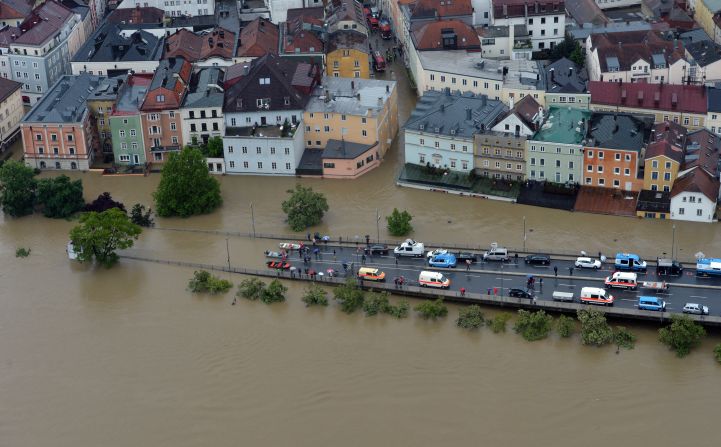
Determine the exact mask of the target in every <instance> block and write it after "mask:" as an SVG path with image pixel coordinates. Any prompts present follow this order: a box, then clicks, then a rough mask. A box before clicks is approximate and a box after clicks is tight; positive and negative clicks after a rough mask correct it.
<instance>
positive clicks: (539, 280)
mask: <svg viewBox="0 0 721 447" xmlns="http://www.w3.org/2000/svg"><path fill="white" fill-rule="evenodd" d="M538 287H539V288H540V289H543V278H538Z"/></svg>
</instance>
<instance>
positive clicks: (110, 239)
mask: <svg viewBox="0 0 721 447" xmlns="http://www.w3.org/2000/svg"><path fill="white" fill-rule="evenodd" d="M140 232H141V229H140V227H139V226H138V225H135V224H134V223H132V222H130V219H129V218H128V216H127V214H125V213H124V212H122V211H121V210H119V209H117V208H111V209H109V210H107V211H103V212H102V213H96V212H92V211H91V212H89V213H85V214H83V215H82V216H80V224H79V225H78V226H76V227H75V228H73V229H72V230H70V240H71V241H72V243H73V246H74V248H75V251H76V252H77V254H78V260H79V261H81V262H90V261H93V260H96V261H97V262H98V263H100V264H101V265H103V266H105V267H110V266H112V265H113V264H115V263H116V262H117V261H118V255H117V254H116V253H115V251H116V250H122V249H126V248H130V247H132V246H133V243H134V241H135V240H137V239H138V236H139V235H140Z"/></svg>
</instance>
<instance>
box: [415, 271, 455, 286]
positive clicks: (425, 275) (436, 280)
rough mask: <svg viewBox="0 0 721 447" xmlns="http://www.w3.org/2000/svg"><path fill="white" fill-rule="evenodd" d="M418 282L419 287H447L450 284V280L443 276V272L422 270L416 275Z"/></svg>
mask: <svg viewBox="0 0 721 447" xmlns="http://www.w3.org/2000/svg"><path fill="white" fill-rule="evenodd" d="M418 284H420V286H421V287H437V288H441V289H447V288H449V287H450V286H451V280H450V279H448V278H446V277H445V276H443V273H440V272H429V271H426V270H423V271H422V272H421V273H420V274H419V275H418Z"/></svg>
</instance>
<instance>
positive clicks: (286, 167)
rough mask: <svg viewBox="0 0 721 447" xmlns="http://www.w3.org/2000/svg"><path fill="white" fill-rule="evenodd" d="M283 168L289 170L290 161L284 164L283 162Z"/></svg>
mask: <svg viewBox="0 0 721 447" xmlns="http://www.w3.org/2000/svg"><path fill="white" fill-rule="evenodd" d="M285 169H286V170H287V171H290V170H291V167H290V163H286V164H285Z"/></svg>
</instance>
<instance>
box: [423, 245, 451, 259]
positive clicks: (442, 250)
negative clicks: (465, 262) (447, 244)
mask: <svg viewBox="0 0 721 447" xmlns="http://www.w3.org/2000/svg"><path fill="white" fill-rule="evenodd" d="M446 253H448V250H446V249H445V248H436V249H435V250H431V251H429V252H428V253H427V254H426V258H428V259H433V258H434V257H435V256H438V255H445V254H446Z"/></svg>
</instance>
